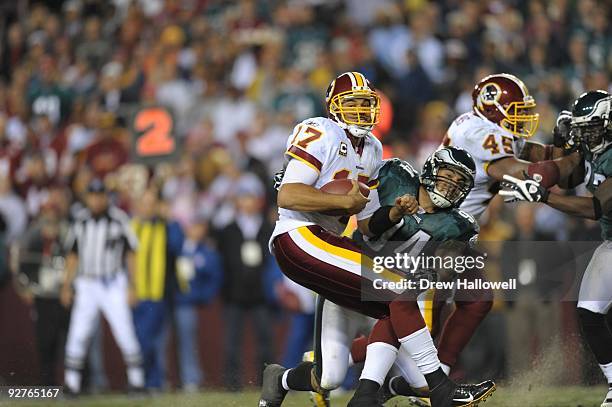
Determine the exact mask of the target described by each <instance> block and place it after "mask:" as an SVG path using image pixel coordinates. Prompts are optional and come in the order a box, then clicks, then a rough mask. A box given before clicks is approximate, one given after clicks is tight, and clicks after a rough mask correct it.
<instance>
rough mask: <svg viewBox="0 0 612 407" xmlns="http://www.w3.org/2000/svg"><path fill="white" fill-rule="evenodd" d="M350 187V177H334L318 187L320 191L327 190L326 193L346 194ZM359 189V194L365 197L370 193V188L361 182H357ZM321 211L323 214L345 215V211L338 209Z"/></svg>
mask: <svg viewBox="0 0 612 407" xmlns="http://www.w3.org/2000/svg"><path fill="white" fill-rule="evenodd" d="M352 188H353V181H352V180H350V179H346V178H344V179H335V180H333V181H330V182H328V183H327V184H325V185H323V186H322V187H321V188H320V189H321V191H323V192H327V193H328V194H334V195H346V194H348V193H349V192H350V191H351V189H352ZM359 191H360V192H361V195H363V196H365V197H366V198H367V197H368V195H370V189H369V188H368V187H367V185H366V184H364V183H363V182H359ZM322 213H323V214H325V215H331V216H344V215H346V212H344V211H343V210H340V209H338V210H333V211H325V212H322Z"/></svg>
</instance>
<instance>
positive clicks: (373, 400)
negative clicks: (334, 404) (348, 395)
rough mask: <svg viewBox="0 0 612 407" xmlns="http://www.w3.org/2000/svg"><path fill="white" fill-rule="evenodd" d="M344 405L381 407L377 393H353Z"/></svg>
mask: <svg viewBox="0 0 612 407" xmlns="http://www.w3.org/2000/svg"><path fill="white" fill-rule="evenodd" d="M346 407H383V405H382V403H381V402H380V401H379V400H378V394H377V393H372V394H361V395H357V394H355V395H354V396H353V398H352V399H351V400H350V401H349V403H348V404H347V405H346Z"/></svg>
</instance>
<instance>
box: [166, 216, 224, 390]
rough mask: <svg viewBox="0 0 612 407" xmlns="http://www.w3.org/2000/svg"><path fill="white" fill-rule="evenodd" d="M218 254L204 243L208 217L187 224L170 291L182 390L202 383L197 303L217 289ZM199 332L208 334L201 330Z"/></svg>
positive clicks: (208, 298)
mask: <svg viewBox="0 0 612 407" xmlns="http://www.w3.org/2000/svg"><path fill="white" fill-rule="evenodd" d="M222 273H223V270H222V267H221V261H220V258H219V255H218V254H217V252H216V251H215V250H213V249H212V248H211V247H210V243H209V242H208V220H207V219H205V218H202V217H198V218H196V219H194V220H193V222H192V223H191V224H190V225H188V226H187V230H186V233H185V240H184V243H183V246H182V248H181V251H180V256H179V257H178V259H177V269H176V282H177V285H176V289H175V293H174V321H175V326H176V334H177V338H178V341H177V345H178V347H177V352H178V357H179V368H180V369H179V372H180V378H181V385H182V388H183V390H185V391H187V392H192V391H196V390H197V389H198V388H199V387H200V386H201V385H202V379H203V375H202V370H201V368H200V353H199V352H198V346H197V339H198V331H199V329H198V326H199V324H198V314H197V310H198V308H197V306H198V305H206V304H209V303H210V302H211V301H212V300H213V299H214V298H215V296H216V295H217V293H218V292H219V289H220V287H221V279H222V277H223V276H222ZM201 332H202V334H208V332H206V331H205V330H202V331H201Z"/></svg>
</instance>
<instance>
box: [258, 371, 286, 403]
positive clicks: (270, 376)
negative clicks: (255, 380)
mask: <svg viewBox="0 0 612 407" xmlns="http://www.w3.org/2000/svg"><path fill="white" fill-rule="evenodd" d="M285 370H287V369H285V368H284V367H282V366H281V365H275V364H272V365H268V366H266V368H265V369H264V371H263V383H262V385H261V397H260V398H259V404H258V407H280V405H281V404H282V403H283V400H284V399H285V396H286V395H287V390H285V389H283V386H282V385H281V378H282V377H283V373H285Z"/></svg>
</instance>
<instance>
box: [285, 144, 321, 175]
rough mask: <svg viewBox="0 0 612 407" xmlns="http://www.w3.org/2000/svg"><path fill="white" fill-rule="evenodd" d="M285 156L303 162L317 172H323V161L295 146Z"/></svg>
mask: <svg viewBox="0 0 612 407" xmlns="http://www.w3.org/2000/svg"><path fill="white" fill-rule="evenodd" d="M285 154H287V155H288V156H290V157H293V158H295V159H298V160H300V161H302V162H303V163H305V164H307V165H308V166H310V167H312V168H313V169H315V170H316V171H317V172H321V168H322V167H323V164H321V161H319V160H317V159H316V158H315V157H314V156H312V155H310V154H308V153H307V152H306V151H304V150H302V149H301V148H299V147H296V146H295V145H293V146H291V147H289V149H288V150H287V152H286V153H285Z"/></svg>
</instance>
